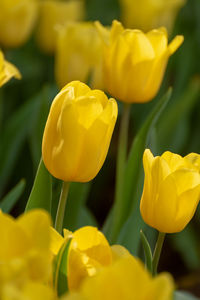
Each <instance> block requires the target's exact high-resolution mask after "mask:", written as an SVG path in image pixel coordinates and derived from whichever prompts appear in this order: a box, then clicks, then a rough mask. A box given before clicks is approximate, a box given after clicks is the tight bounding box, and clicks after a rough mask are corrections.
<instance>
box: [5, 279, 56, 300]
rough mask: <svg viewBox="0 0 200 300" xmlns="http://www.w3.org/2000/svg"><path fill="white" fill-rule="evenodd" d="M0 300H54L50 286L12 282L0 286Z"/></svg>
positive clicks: (37, 283) (31, 282)
mask: <svg viewBox="0 0 200 300" xmlns="http://www.w3.org/2000/svg"><path fill="white" fill-rule="evenodd" d="M0 299H1V300H56V297H55V293H54V291H53V289H52V288H51V287H50V286H47V285H46V284H42V283H39V282H33V281H27V282H26V283H25V284H21V283H20V279H19V283H18V284H14V283H13V282H10V283H7V284H4V285H1V286H0Z"/></svg>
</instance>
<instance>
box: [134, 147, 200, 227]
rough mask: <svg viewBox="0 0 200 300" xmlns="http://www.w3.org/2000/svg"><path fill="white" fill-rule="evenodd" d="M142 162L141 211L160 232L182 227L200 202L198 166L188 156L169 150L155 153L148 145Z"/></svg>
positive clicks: (146, 219) (145, 218)
mask: <svg viewBox="0 0 200 300" xmlns="http://www.w3.org/2000/svg"><path fill="white" fill-rule="evenodd" d="M196 156H197V154H196ZM189 157H190V156H189ZM143 164H144V172H145V180H144V188H143V194H142V199H141V203H140V211H141V214H142V217H143V219H144V221H145V222H146V223H147V224H148V225H150V226H151V227H154V228H156V229H157V230H159V231H160V232H165V233H174V232H179V231H181V230H183V229H184V227H185V226H186V225H187V224H188V223H189V222H190V220H191V219H192V217H193V215H194V213H195V210H196V208H197V205H198V203H199V199H200V174H199V169H198V170H197V169H196V166H195V165H193V164H192V163H191V161H189V159H188V156H186V157H181V156H180V155H177V154H173V153H171V152H168V151H167V152H164V153H163V154H162V155H161V156H156V157H153V155H152V153H151V151H150V150H149V149H146V150H145V152H144V157H143Z"/></svg>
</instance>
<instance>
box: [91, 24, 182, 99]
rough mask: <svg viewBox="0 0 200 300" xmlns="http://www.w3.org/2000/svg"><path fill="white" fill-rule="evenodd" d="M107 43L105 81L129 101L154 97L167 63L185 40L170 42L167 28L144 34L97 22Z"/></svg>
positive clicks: (115, 93) (110, 88)
mask: <svg viewBox="0 0 200 300" xmlns="http://www.w3.org/2000/svg"><path fill="white" fill-rule="evenodd" d="M96 25H97V28H98V30H99V33H100V35H101V37H102V40H103V43H104V70H103V71H104V72H103V74H104V84H105V87H106V89H107V91H108V92H109V93H110V94H111V95H112V96H113V97H115V98H117V99H119V100H121V101H123V102H127V103H133V102H147V101H150V100H152V99H153V98H154V97H155V95H156V94H157V92H158V89H159V88H160V85H161V82H162V79H163V76H164V72H165V69H166V65H167V62H168V59H169V57H170V55H172V54H173V53H174V52H175V51H176V50H177V49H178V47H179V46H180V45H181V44H182V42H183V36H176V37H175V38H174V39H173V41H172V42H171V43H170V44H168V38H167V32H166V30H165V28H160V29H154V30H152V31H149V32H148V33H147V34H144V33H143V32H142V31H140V30H130V29H124V28H123V26H122V24H121V23H119V22H117V21H113V24H112V27H111V29H110V30H109V29H106V28H104V27H103V26H102V25H101V24H100V23H99V22H96Z"/></svg>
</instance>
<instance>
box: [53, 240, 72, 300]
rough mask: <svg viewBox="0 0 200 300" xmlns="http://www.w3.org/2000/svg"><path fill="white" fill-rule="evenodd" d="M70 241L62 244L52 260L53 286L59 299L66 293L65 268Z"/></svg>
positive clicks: (66, 266)
mask: <svg viewBox="0 0 200 300" xmlns="http://www.w3.org/2000/svg"><path fill="white" fill-rule="evenodd" d="M70 243H71V239H69V240H67V241H65V242H64V244H63V245H62V247H61V249H60V250H59V252H58V254H57V256H56V257H55V260H54V268H53V284H54V288H55V290H56V291H57V295H58V296H59V297H60V296H62V295H63V294H64V293H66V292H67V291H68V280H67V275H68V274H67V268H68V255H69V247H70Z"/></svg>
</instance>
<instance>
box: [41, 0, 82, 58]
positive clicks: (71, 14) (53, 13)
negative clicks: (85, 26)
mask: <svg viewBox="0 0 200 300" xmlns="http://www.w3.org/2000/svg"><path fill="white" fill-rule="evenodd" d="M83 16H84V2H83V0H69V1H66V2H65V1H60V0H43V1H42V2H41V3H40V17H39V24H38V30H37V36H36V37H37V41H38V44H39V46H40V48H41V49H42V50H43V51H44V52H46V53H49V54H52V53H54V51H55V49H56V39H57V30H58V29H59V27H60V26H62V25H65V24H66V23H67V22H69V21H79V20H82V19H83Z"/></svg>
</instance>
